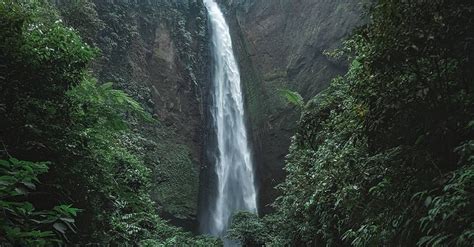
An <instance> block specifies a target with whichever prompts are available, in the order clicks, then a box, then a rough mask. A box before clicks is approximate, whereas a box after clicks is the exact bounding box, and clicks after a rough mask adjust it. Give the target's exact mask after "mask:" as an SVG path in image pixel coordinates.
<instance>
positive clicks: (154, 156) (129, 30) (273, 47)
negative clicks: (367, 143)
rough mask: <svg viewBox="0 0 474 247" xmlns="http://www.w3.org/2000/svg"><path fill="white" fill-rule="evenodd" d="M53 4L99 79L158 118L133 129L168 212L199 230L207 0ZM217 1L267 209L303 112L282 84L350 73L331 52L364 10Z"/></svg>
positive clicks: (332, 3)
mask: <svg viewBox="0 0 474 247" xmlns="http://www.w3.org/2000/svg"><path fill="white" fill-rule="evenodd" d="M52 1H54V2H55V3H56V5H57V6H58V8H59V10H60V13H61V14H62V16H63V18H64V21H65V22H67V24H69V25H71V26H73V27H75V28H76V29H77V30H78V31H79V32H80V33H81V35H82V36H83V37H84V39H85V40H86V41H87V42H88V43H90V44H92V45H95V46H96V47H98V48H100V50H101V52H102V54H101V56H100V57H99V58H98V60H97V62H96V63H95V65H94V66H93V68H92V69H93V72H94V74H95V75H96V76H97V77H98V78H99V80H100V81H101V82H108V81H111V82H114V83H115V85H116V87H118V88H120V89H123V90H125V91H126V92H127V93H129V94H130V95H131V96H133V97H134V98H135V99H136V100H138V101H139V102H141V103H142V105H143V106H144V107H145V108H146V110H148V111H149V112H150V113H152V114H153V115H154V116H155V117H156V119H158V120H159V124H158V125H156V126H140V125H136V129H135V131H137V132H138V133H141V134H142V136H143V137H144V138H143V139H144V140H143V142H144V143H146V145H145V146H146V147H147V148H146V150H139V152H141V153H145V154H146V157H147V163H148V164H149V167H150V168H151V169H152V170H153V171H154V174H155V175H154V184H153V187H154V190H153V191H152V192H151V193H152V195H153V198H154V199H155V200H156V202H157V203H158V205H160V209H159V210H160V212H161V213H162V215H163V216H165V217H166V218H168V219H170V220H171V221H172V223H175V224H177V225H180V226H185V227H186V228H187V229H189V230H194V229H195V228H196V227H197V224H196V221H195V220H196V215H197V204H198V194H199V187H200V185H199V176H200V171H201V170H202V169H204V170H205V171H209V170H208V169H205V167H206V158H205V157H206V156H205V151H206V150H205V145H206V144H205V143H206V140H207V137H206V132H207V131H206V128H207V126H206V123H207V117H208V116H207V114H208V112H209V109H208V106H207V102H206V101H207V98H208V93H209V85H210V83H211V80H210V66H209V64H210V55H209V30H208V24H207V14H206V10H205V8H204V6H203V3H202V0H149V1H138V0H106V1H103V0H79V1H77V0H52ZM219 1H220V4H221V6H222V7H223V8H224V9H225V12H226V15H227V19H228V22H229V25H230V27H231V31H232V35H233V42H234V49H235V52H236V55H237V57H238V59H239V64H240V69H241V75H242V81H243V86H244V94H245V95H244V97H245V100H246V107H247V113H248V123H249V126H250V131H251V134H252V136H253V143H252V144H253V146H254V152H255V164H256V165H257V168H258V173H259V174H258V176H259V180H260V204H261V205H260V207H261V208H262V209H263V212H266V211H267V210H269V208H268V207H267V204H269V203H270V202H271V201H273V199H274V198H275V197H276V195H277V192H276V191H275V190H274V188H273V187H274V186H275V185H276V184H277V183H279V182H281V181H282V179H283V178H284V172H283V169H282V168H283V164H284V157H285V155H286V154H287V152H288V146H289V143H290V137H291V136H292V134H293V130H294V128H295V125H296V121H297V118H298V116H299V112H298V110H297V109H295V108H293V107H291V106H289V105H288V104H287V103H286V102H285V100H283V98H282V97H281V95H280V93H279V89H291V90H294V91H298V92H299V93H301V94H302V95H303V96H304V97H305V98H306V99H309V98H310V97H312V96H314V95H315V94H316V93H318V92H319V91H321V90H322V89H323V88H325V87H326V85H328V83H329V81H330V80H331V78H333V77H334V76H335V75H338V74H341V73H344V71H345V66H344V64H341V63H339V62H333V61H331V60H329V59H328V58H326V56H324V55H323V52H324V51H325V50H331V49H333V48H336V47H338V46H339V45H340V42H341V40H342V39H343V38H344V37H345V36H347V35H348V33H350V31H351V30H352V29H353V28H354V27H355V26H356V25H357V24H358V23H359V16H360V12H361V7H360V5H359V4H358V3H356V2H355V1H350V0H271V1H270V0H219ZM209 174H211V173H208V172H205V173H202V175H201V177H203V179H202V180H201V181H202V182H204V185H201V192H203V191H204V192H205V193H208V191H207V189H208V187H209V186H208V185H209V183H212V181H213V178H211V176H212V174H211V175H209ZM206 176H207V177H206ZM203 188H204V189H203ZM204 197H205V196H204ZM204 204H205V203H204ZM204 204H203V205H204Z"/></svg>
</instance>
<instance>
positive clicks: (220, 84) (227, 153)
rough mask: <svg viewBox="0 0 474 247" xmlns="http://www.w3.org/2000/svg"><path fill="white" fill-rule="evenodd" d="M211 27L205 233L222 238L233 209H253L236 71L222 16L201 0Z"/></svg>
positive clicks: (252, 183)
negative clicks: (209, 194) (210, 174)
mask: <svg viewBox="0 0 474 247" xmlns="http://www.w3.org/2000/svg"><path fill="white" fill-rule="evenodd" d="M204 4H205V6H206V9H207V11H208V13H209V18H210V25H211V30H212V55H213V59H214V60H213V66H214V67H213V91H212V102H213V104H212V109H211V113H212V120H213V124H214V127H215V133H216V135H217V136H216V142H217V148H216V152H217V153H216V155H215V160H214V161H213V162H214V167H215V173H216V175H217V178H218V181H217V188H216V190H217V193H216V198H215V203H214V205H211V207H212V211H211V214H210V217H209V219H208V220H209V222H207V223H208V224H207V225H208V233H209V234H211V235H214V236H217V237H223V236H224V235H225V233H226V230H227V228H228V226H229V223H230V218H231V216H232V214H233V213H235V212H236V211H249V212H254V213H256V212H257V195H256V189H255V181H254V167H253V165H252V159H251V153H250V149H249V144H248V135H247V130H246V128H245V123H244V102H243V99H242V90H241V85H240V73H239V69H238V66H237V62H236V60H235V56H234V52H233V49H232V40H231V36H230V32H229V26H228V25H227V23H226V21H225V18H224V15H223V13H222V12H221V10H220V9H219V6H218V5H217V3H216V2H215V1H214V0H204Z"/></svg>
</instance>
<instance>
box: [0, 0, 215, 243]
mask: <svg viewBox="0 0 474 247" xmlns="http://www.w3.org/2000/svg"><path fill="white" fill-rule="evenodd" d="M0 33H1V35H0V115H1V116H2V117H1V118H0V143H1V144H2V146H3V147H2V148H3V149H2V150H1V153H0V159H4V160H2V161H1V163H0V164H1V165H2V167H1V169H0V171H1V173H0V192H1V193H2V194H1V195H0V203H1V204H2V209H3V208H5V209H6V210H7V211H8V212H2V213H3V214H2V218H1V222H0V230H1V231H2V232H1V233H2V234H0V236H1V237H0V240H2V242H3V241H7V242H10V243H12V244H26V245H51V242H54V241H61V240H64V241H69V242H70V243H71V244H81V245H86V244H98V245H135V244H138V243H141V244H142V245H153V246H156V245H158V246H159V245H201V246H209V245H219V244H220V242H219V241H217V240H215V239H211V238H204V237H202V238H194V237H193V236H192V235H191V234H188V233H185V232H183V231H182V230H181V229H179V228H176V227H172V226H170V225H168V224H167V223H166V222H165V221H164V220H162V219H161V218H160V217H159V216H158V212H157V208H158V206H157V205H155V202H153V201H152V200H151V199H150V195H149V192H150V191H151V188H150V184H151V181H152V178H151V170H150V168H149V167H147V165H146V164H145V162H144V155H145V153H144V151H143V150H145V148H144V147H143V145H144V144H143V143H142V142H140V140H142V139H143V138H142V137H141V136H139V135H138V134H136V133H134V132H133V131H132V128H130V127H133V126H135V125H136V124H137V123H140V122H153V121H154V120H153V119H152V118H151V117H150V115H149V114H148V113H146V112H145V111H144V110H143V108H142V107H141V106H140V104H139V103H137V102H136V101H134V100H133V99H132V98H130V97H129V96H128V95H126V94H125V93H124V92H122V91H120V90H116V89H114V88H113V84H112V83H105V84H101V83H98V82H97V81H96V80H95V79H94V78H93V77H92V76H91V75H90V74H89V72H88V65H89V63H90V62H91V61H92V59H93V58H94V57H95V56H96V55H97V54H98V51H97V50H96V49H94V48H91V47H90V46H88V45H87V44H85V43H84V42H83V41H82V39H81V37H80V36H79V35H78V33H77V32H76V31H75V30H74V29H72V28H69V27H66V26H65V25H64V24H63V23H62V21H61V20H60V19H58V17H57V14H56V13H55V12H54V8H52V6H51V5H50V4H49V3H48V2H47V1H41V0H40V1H20V0H0ZM10 155H11V156H14V157H18V159H21V160H29V161H32V162H27V161H17V160H16V159H9V157H10ZM45 160H48V161H49V163H48V164H49V170H47V167H46V166H45V164H46V163H41V162H42V161H45ZM38 176H40V178H41V180H42V181H47V183H44V184H37V183H38ZM34 188H36V190H37V193H28V191H27V190H28V189H34ZM12 193H13V194H12ZM71 204H72V205H74V207H77V208H80V209H81V210H82V211H81V213H79V214H77V216H76V213H77V212H78V210H77V209H75V208H73V207H72V206H70V205H71ZM57 205H60V206H57ZM35 208H38V209H41V210H40V211H38V210H36V209H35ZM43 209H45V210H44V211H43ZM73 216H74V217H75V218H74V217H73ZM18 219H21V220H18ZM74 224H75V225H77V228H76V227H75V225H74ZM68 229H70V230H73V231H68ZM76 230H77V233H76V234H71V233H74V231H76ZM54 233H57V234H58V236H59V237H57V236H56V235H55V234H54ZM66 234H67V236H66Z"/></svg>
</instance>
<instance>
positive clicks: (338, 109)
mask: <svg viewBox="0 0 474 247" xmlns="http://www.w3.org/2000/svg"><path fill="white" fill-rule="evenodd" d="M473 12H474V3H473V2H472V1H458V2H456V3H454V2H453V1H444V0H439V1H399V0H379V1H377V3H375V4H374V6H373V7H372V8H371V11H370V15H369V21H368V23H367V24H366V25H365V26H363V27H361V28H360V29H359V30H357V31H356V32H355V34H354V35H353V36H352V38H351V39H349V40H348V41H346V42H345V48H344V49H343V51H344V52H345V54H347V55H349V56H350V67H349V71H348V73H347V74H346V75H345V76H344V77H341V78H336V79H334V80H333V82H332V84H331V85H330V87H329V88H328V89H327V90H325V91H324V92H322V93H321V94H319V95H318V96H316V97H315V98H314V99H312V100H311V101H310V102H309V103H308V104H307V105H306V107H305V109H304V111H303V114H302V117H301V120H300V122H299V127H298V130H297V133H296V135H295V136H294V137H293V140H292V145H291V147H290V153H289V155H288V156H287V163H286V168H285V169H286V171H287V178H286V181H285V182H284V183H283V184H281V185H280V186H279V188H280V189H281V191H282V196H281V197H279V198H278V199H277V200H276V202H275V207H276V211H277V212H276V213H275V217H276V218H280V219H285V220H286V222H284V223H278V222H279V221H276V223H273V224H276V225H278V228H277V230H276V231H274V232H273V233H271V235H272V236H273V237H277V238H280V239H284V242H286V243H287V244H288V245H295V246H299V245H303V244H305V245H317V246H319V245H322V246H324V245H325V246H416V245H418V246H470V245H472V243H473V242H474V240H473V223H472V222H474V215H473V213H472V210H470V209H471V208H474V200H473V190H472V183H473V179H472V178H473V177H472V176H473V172H472V171H473V167H474V166H473V165H474V164H473V163H472V162H473V156H472V150H473V146H472V140H473V139H472V137H473V129H472V119H474V114H473V112H472V109H473V107H474V95H473V93H472V92H473V90H472V89H473V84H472V82H473V78H474V74H473V71H472V69H471V68H472V67H473V66H474V64H473V61H474V59H473V57H472V56H473V54H474V53H473V51H474V41H473V39H472V33H474V15H473ZM466 126H468V127H466ZM249 220H250V219H248V220H247V221H249ZM254 221H255V219H252V220H250V221H249V223H245V224H250V222H254ZM252 224H253V223H252ZM243 225H244V224H240V225H236V226H234V227H235V229H234V228H233V230H232V231H233V232H232V233H233V235H234V236H235V237H237V238H239V239H242V238H243V237H244V236H247V237H248V238H250V240H246V241H258V240H260V239H262V237H265V236H266V235H267V232H268V231H265V230H262V231H261V233H260V234H257V233H252V234H247V233H246V232H245V231H243V230H242V229H241V228H242V227H241V226H243ZM266 227H267V228H268V227H269V224H266ZM238 229H240V230H238ZM262 229H265V227H263V228H262ZM246 234H247V235H246ZM265 243H267V244H268V243H269V241H267V240H265Z"/></svg>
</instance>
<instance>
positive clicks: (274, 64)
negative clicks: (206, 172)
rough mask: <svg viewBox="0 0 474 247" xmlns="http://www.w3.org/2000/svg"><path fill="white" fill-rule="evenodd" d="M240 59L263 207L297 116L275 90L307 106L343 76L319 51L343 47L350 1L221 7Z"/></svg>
mask: <svg viewBox="0 0 474 247" xmlns="http://www.w3.org/2000/svg"><path fill="white" fill-rule="evenodd" d="M220 2H221V5H222V6H225V8H226V15H227V18H228V22H230V26H231V30H232V32H233V41H234V49H235V50H236V51H237V53H238V57H239V60H240V67H241V74H242V77H243V85H244V87H245V90H244V91H245V97H246V102H247V108H248V111H247V112H248V113H249V124H250V126H251V130H252V133H253V139H254V151H255V158H256V160H257V162H256V164H257V166H258V170H259V178H260V182H261V184H260V204H261V205H260V207H261V208H262V209H263V212H266V211H268V210H269V208H268V204H269V203H271V202H272V201H273V199H274V198H275V197H276V195H277V192H276V191H275V189H274V186H275V185H276V184H278V183H279V182H281V181H282V179H283V178H284V172H283V169H282V168H283V165H284V157H285V155H286V154H287V152H288V147H289V144H290V137H291V136H292V135H293V130H294V128H295V126H296V121H297V118H298V116H299V112H298V110H297V109H295V108H293V107H291V106H289V105H288V104H287V103H286V102H285V101H284V99H283V98H282V96H281V94H280V92H279V90H280V89H290V90H293V91H297V92H299V93H300V94H301V95H302V96H303V97H304V98H305V99H309V98H311V97H312V96H314V95H316V94H317V93H318V92H320V91H321V90H322V89H324V88H325V87H326V86H327V85H328V84H329V82H330V81H331V79H332V78H333V77H335V76H336V75H339V74H342V73H344V72H345V70H346V66H345V64H344V63H341V62H335V61H333V60H330V59H328V58H327V57H326V56H325V55H323V52H324V51H326V50H328V51H330V50H333V49H335V48H337V47H339V46H340V44H341V41H342V40H343V39H344V38H345V37H346V36H347V35H349V34H350V32H351V30H352V29H353V28H354V27H356V26H357V25H358V24H359V23H360V19H361V18H360V16H361V11H362V6H361V4H360V3H359V1H351V0H272V1H267V0H220Z"/></svg>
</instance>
